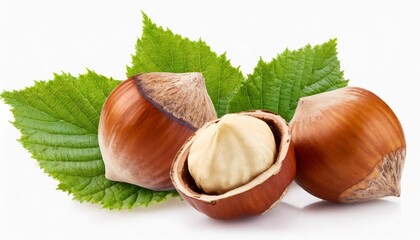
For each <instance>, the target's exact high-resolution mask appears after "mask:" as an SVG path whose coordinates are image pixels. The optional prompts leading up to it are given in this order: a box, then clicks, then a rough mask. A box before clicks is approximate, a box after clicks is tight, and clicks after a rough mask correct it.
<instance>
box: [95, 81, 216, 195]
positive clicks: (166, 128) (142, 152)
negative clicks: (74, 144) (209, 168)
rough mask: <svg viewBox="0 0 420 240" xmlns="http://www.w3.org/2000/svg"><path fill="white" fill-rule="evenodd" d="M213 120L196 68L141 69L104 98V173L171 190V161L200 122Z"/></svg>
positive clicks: (101, 131)
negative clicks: (177, 70) (176, 70)
mask: <svg viewBox="0 0 420 240" xmlns="http://www.w3.org/2000/svg"><path fill="white" fill-rule="evenodd" d="M214 119H217V115H216V111H215V109H214V107H213V104H212V102H211V100H210V97H209V96H208V94H207V91H206V86H205V82H204V77H203V75H202V74H201V73H144V74H140V75H136V76H133V77H131V78H129V79H127V80H125V81H124V82H122V83H121V84H120V85H119V86H118V87H117V88H116V89H114V90H113V92H112V93H111V94H110V95H109V97H108V98H107V100H106V102H105V104H104V106H103V109H102V112H101V117H100V122H99V131H98V140H99V146H100V150H101V154H102V157H103V160H104V163H105V177H106V178H107V179H110V180H113V181H121V182H127V183H131V184H135V185H138V186H141V187H144V188H148V189H153V190H169V189H173V185H172V182H171V179H170V175H169V172H170V168H171V165H172V161H173V159H174V157H175V155H176V153H177V151H178V150H179V148H180V147H181V146H182V144H183V143H184V142H185V141H186V140H187V139H188V138H189V137H190V136H191V135H192V134H193V133H194V131H195V130H196V129H197V128H199V127H201V126H202V125H203V124H204V123H205V122H207V121H210V120H214Z"/></svg>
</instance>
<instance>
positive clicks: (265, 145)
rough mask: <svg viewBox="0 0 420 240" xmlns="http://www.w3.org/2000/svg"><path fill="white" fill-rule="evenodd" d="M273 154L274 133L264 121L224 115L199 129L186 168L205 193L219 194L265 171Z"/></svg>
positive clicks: (270, 162) (274, 152)
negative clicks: (201, 129)
mask: <svg viewBox="0 0 420 240" xmlns="http://www.w3.org/2000/svg"><path fill="white" fill-rule="evenodd" d="M245 129H252V131H246V130H245ZM244 130H245V131H244ZM275 154H276V145H275V141H274V135H273V133H272V132H271V129H270V127H269V126H268V125H267V124H266V123H265V122H264V121H262V120H260V119H258V118H255V117H251V116H247V115H240V114H227V115H225V116H223V117H222V118H220V120H219V121H218V122H216V123H214V124H211V125H209V126H208V127H207V128H205V129H203V131H201V133H200V134H199V135H198V136H197V138H196V139H195V141H194V142H193V143H192V144H191V149H190V153H189V155H188V170H189V172H190V174H191V176H192V178H193V179H194V180H195V183H196V185H197V187H199V188H200V189H202V190H203V191H204V192H205V193H207V194H222V193H225V192H227V191H229V190H232V189H235V188H237V187H239V186H241V185H244V184H246V183H248V182H249V181H250V180H251V179H253V178H254V177H256V176H257V175H259V174H260V173H262V172H263V171H265V170H267V169H268V168H269V167H270V166H271V165H273V162H274V156H275Z"/></svg>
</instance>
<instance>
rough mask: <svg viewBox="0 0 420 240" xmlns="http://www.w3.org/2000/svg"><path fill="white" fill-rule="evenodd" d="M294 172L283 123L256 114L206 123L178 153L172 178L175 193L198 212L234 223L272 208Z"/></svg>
mask: <svg viewBox="0 0 420 240" xmlns="http://www.w3.org/2000/svg"><path fill="white" fill-rule="evenodd" d="M250 118H255V120H254V119H252V120H250ZM190 161H191V163H190ZM254 168H255V169H254ZM189 169H191V170H189ZM190 171H191V172H190ZM295 172H296V166H295V158H294V152H293V147H292V143H291V135H290V132H289V128H288V126H287V123H286V122H285V120H284V119H282V118H281V117H280V116H278V115H276V114H273V113H270V112H265V111H260V110H258V111H253V112H243V113H237V114H229V115H226V116H224V117H222V118H221V119H218V120H214V121H211V122H208V123H206V124H205V125H204V126H203V127H202V128H200V129H199V130H197V131H196V133H195V134H194V135H193V136H192V137H191V138H190V139H189V140H188V141H187V142H186V143H185V144H184V145H183V146H182V148H181V149H180V151H179V152H178V154H177V156H176V157H175V160H174V163H173V165H172V169H171V177H172V181H173V184H174V186H175V188H176V189H177V191H178V192H179V193H180V195H181V196H182V197H183V198H184V199H185V200H186V201H187V202H188V203H190V204H191V205H192V206H193V207H194V208H196V209H197V210H198V211H200V212H202V213H204V214H206V215H208V216H209V217H212V218H216V219H233V218H239V217H244V216H252V215H259V214H262V213H264V212H266V211H268V210H269V209H271V208H273V207H274V206H275V205H276V204H277V203H278V202H279V201H280V199H281V198H282V196H283V195H284V194H285V193H286V190H287V187H288V186H289V185H290V183H291V182H292V181H293V178H294V176H295ZM207 181H208V182H207Z"/></svg>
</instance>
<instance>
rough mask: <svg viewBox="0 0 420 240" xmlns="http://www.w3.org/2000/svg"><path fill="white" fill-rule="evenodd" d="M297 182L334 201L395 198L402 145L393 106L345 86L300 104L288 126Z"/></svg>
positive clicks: (397, 190)
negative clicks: (391, 196) (294, 157)
mask: <svg viewBox="0 0 420 240" xmlns="http://www.w3.org/2000/svg"><path fill="white" fill-rule="evenodd" d="M290 125H291V130H292V139H293V143H294V147H295V153H296V165H297V173H296V182H297V183H298V184H299V185H300V186H301V187H302V188H304V189H305V190H306V191H308V192H309V193H311V194H312V195H314V196H316V197H319V198H322V199H325V200H329V201H333V202H343V203H344V202H349V203H350V202H360V201H367V200H372V199H375V198H380V197H385V196H390V195H394V196H399V194H400V178H401V172H402V167H403V164H404V158H405V148H406V142H405V138H404V132H403V129H402V127H401V124H400V122H399V120H398V118H397V117H396V115H395V114H394V113H393V111H392V110H391V108H390V107H389V106H388V105H387V104H386V103H385V102H384V101H383V100H381V99H380V98H379V97H378V96H376V95H375V94H373V93H372V92H370V91H368V90H366V89H362V88H357V87H346V88H342V89H338V90H334V91H330V92H325V93H322V94H318V95H313V96H309V97H305V98H302V99H301V100H300V101H299V104H298V107H297V109H296V113H295V116H294V117H293V119H292V121H291V123H290Z"/></svg>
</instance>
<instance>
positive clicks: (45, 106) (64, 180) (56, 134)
mask: <svg viewBox="0 0 420 240" xmlns="http://www.w3.org/2000/svg"><path fill="white" fill-rule="evenodd" d="M119 83H120V81H116V80H113V79H112V78H106V77H104V76H101V75H98V74H96V73H94V72H92V71H88V73H87V74H84V75H80V76H79V77H77V78H76V77H73V76H71V75H70V74H65V73H63V74H61V75H57V74H56V75H55V76H54V79H53V80H51V81H47V82H36V83H35V85H34V86H32V87H29V88H26V89H24V90H21V91H13V92H3V93H2V94H1V97H2V98H3V99H4V100H5V102H6V103H7V104H9V105H10V106H11V107H12V112H13V115H14V118H15V121H14V122H13V124H14V126H15V127H16V128H18V129H19V130H20V131H21V133H22V137H21V139H20V142H21V143H22V144H23V146H24V147H25V148H26V149H28V150H29V152H30V153H31V154H32V156H33V158H35V159H36V160H37V161H38V162H39V165H40V166H41V168H42V169H44V170H45V172H46V173H47V174H49V175H50V176H52V177H54V178H55V179H57V180H58V181H59V186H58V188H59V189H61V190H63V191H65V192H68V193H70V194H72V195H73V196H74V198H75V199H77V200H79V201H81V202H83V201H87V202H92V203H100V204H101V205H102V206H103V207H105V208H110V209H114V208H117V209H120V208H128V209H129V208H132V207H135V206H140V205H145V206H147V205H149V204H151V203H153V202H160V201H162V200H163V199H165V198H166V197H169V196H175V195H177V194H176V193H175V191H170V192H155V191H152V190H148V189H144V188H140V187H137V186H134V185H130V184H127V183H120V182H113V181H109V180H107V179H105V176H104V173H105V168H104V163H103V161H102V157H101V153H100V151H99V146H98V139H97V137H98V135H97V133H98V123H99V116H100V112H101V109H102V105H103V103H104V102H105V99H106V97H107V96H108V95H109V94H110V92H111V91H112V90H113V89H114V88H115V87H116V86H117V85H118V84H119Z"/></svg>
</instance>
